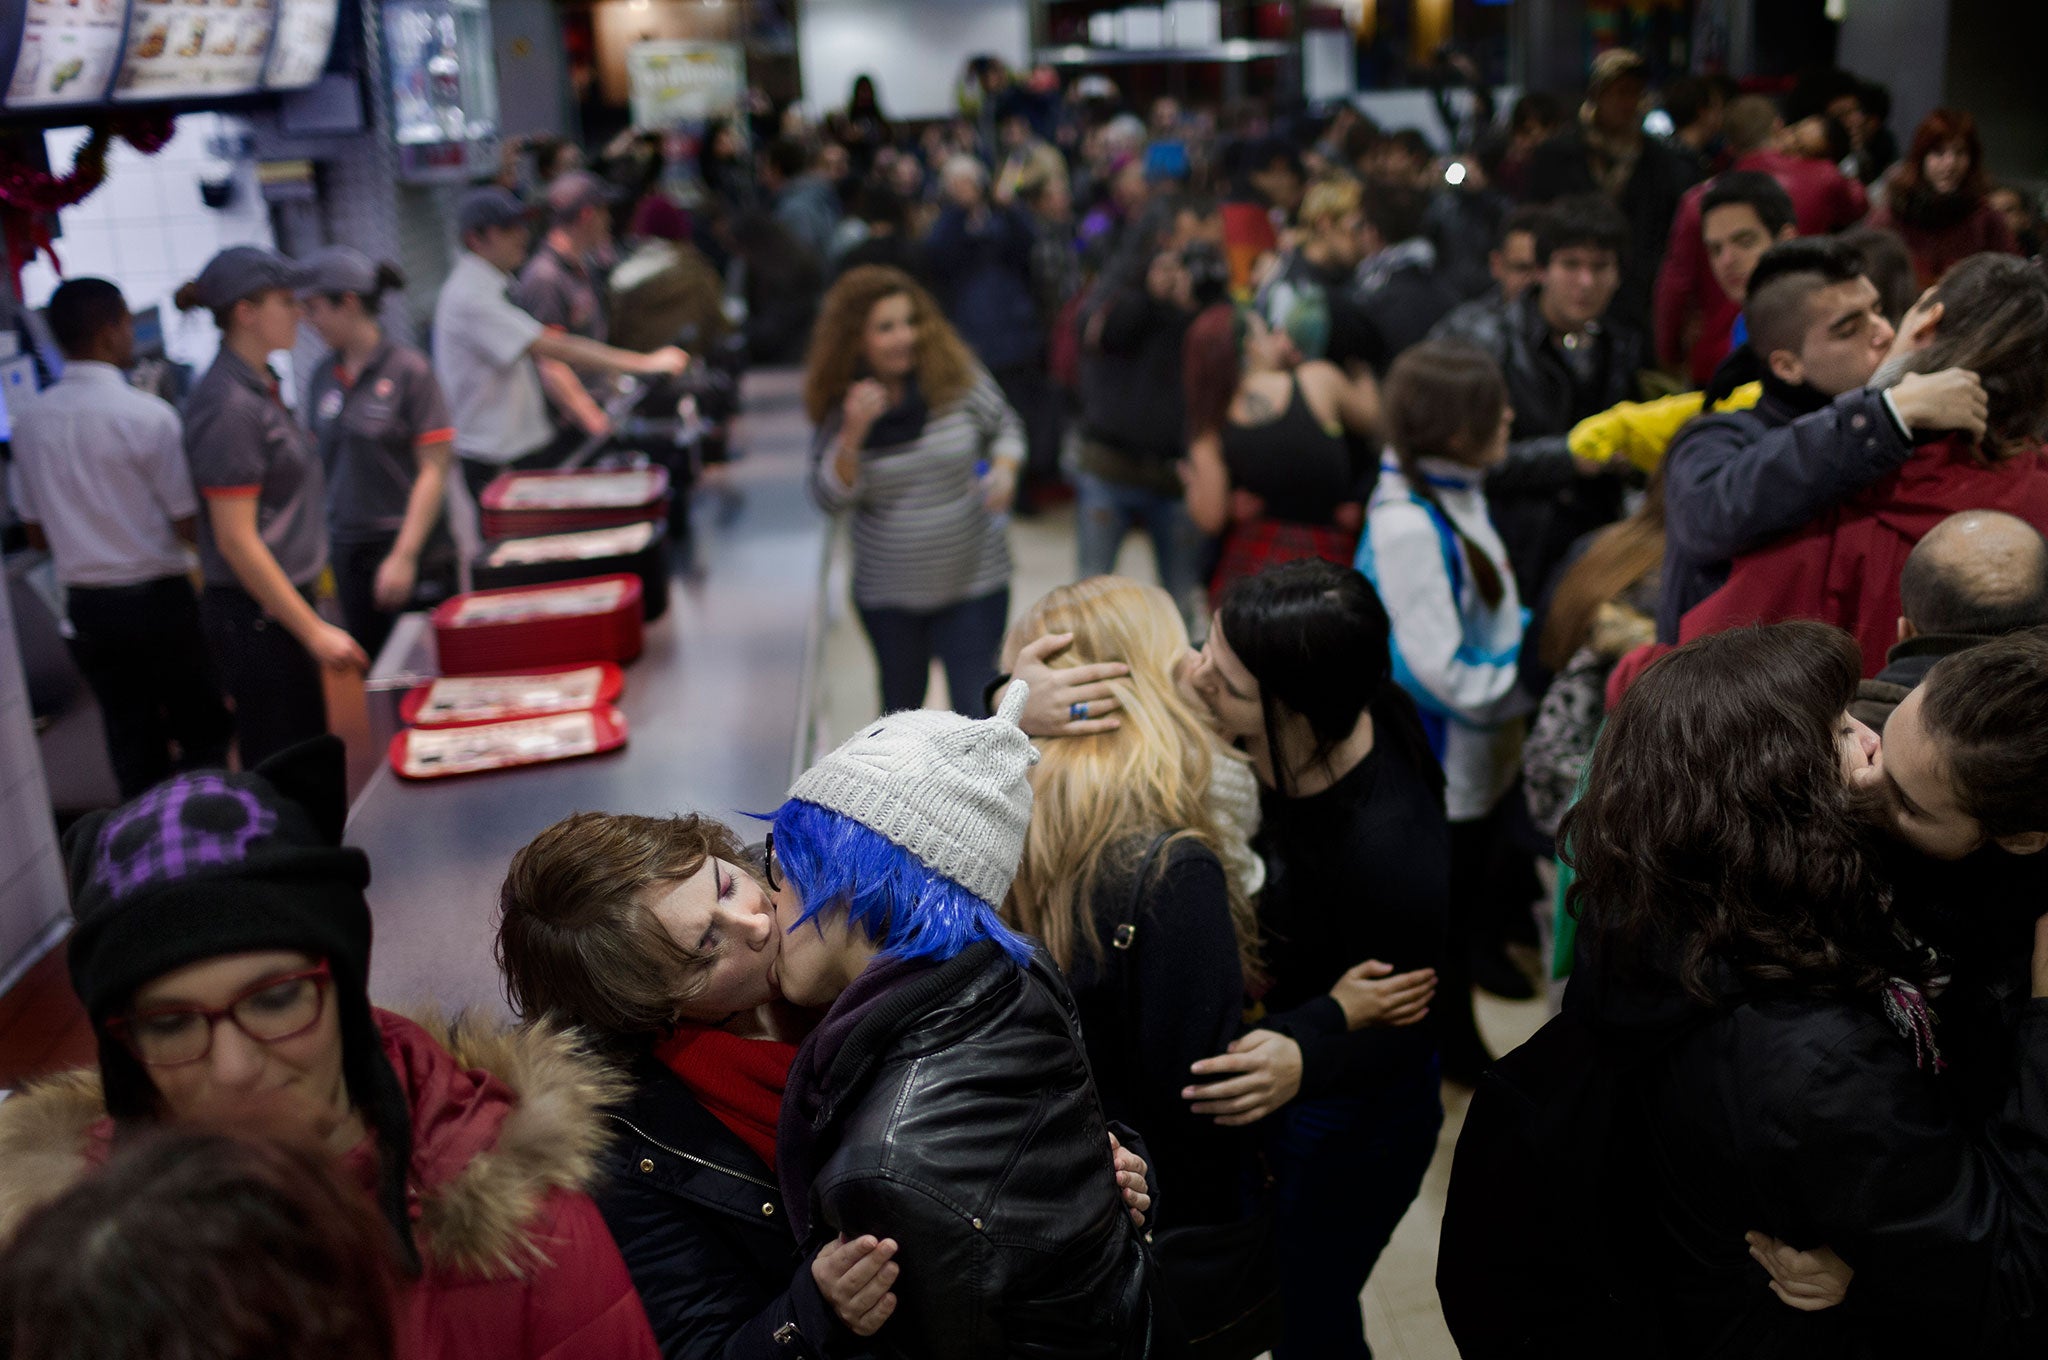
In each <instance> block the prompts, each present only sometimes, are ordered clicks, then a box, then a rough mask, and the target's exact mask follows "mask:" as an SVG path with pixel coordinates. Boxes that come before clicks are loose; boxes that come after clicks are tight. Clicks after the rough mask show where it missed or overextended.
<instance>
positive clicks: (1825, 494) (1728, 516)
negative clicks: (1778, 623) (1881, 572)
mask: <svg viewBox="0 0 2048 1360" xmlns="http://www.w3.org/2000/svg"><path fill="white" fill-rule="evenodd" d="M1763 384H1764V394H1763V397H1762V398H1761V399H1760V400H1759V401H1758V402H1757V404H1756V405H1755V406H1753V407H1751V408H1750V409H1748V410H1746V411H1716V412H1714V413H1712V414H1710V415H1704V416H1701V417H1700V418H1699V419H1697V420H1695V421H1693V422H1692V423H1691V424H1690V425H1687V426H1686V427H1685V428H1684V429H1683V430H1681V431H1679V434H1678V437H1677V438H1676V439H1674V440H1672V441H1671V447H1670V449H1669V450H1668V451H1667V452H1666V453H1665V455H1664V585H1663V592H1662V595H1661V596H1660V598H1659V600H1658V602H1657V640H1658V641H1659V642H1676V641H1677V640H1678V625H1679V620H1680V619H1682V618H1683V617H1684V616H1685V612H1686V611H1687V610H1688V609H1691V608H1692V607H1693V606H1694V605H1696V604H1698V603H1699V602H1700V601H1702V600H1704V599H1706V598H1707V596H1709V595H1711V594H1713V593H1714V592H1715V591H1717V590H1719V589H1720V588H1721V587H1722V586H1723V585H1726V584H1727V582H1728V572H1729V567H1730V564H1731V562H1732V560H1733V559H1734V558H1736V557H1739V556H1741V555H1742V554H1744V553H1747V552H1751V551H1754V550H1755V549H1757V548H1759V547H1761V546H1763V545H1764V544H1765V543H1768V542H1770V541H1771V540H1772V539H1774V538H1777V537H1779V536H1781V535H1784V534H1789V533H1791V532H1792V531H1793V530H1795V529H1800V528H1803V527H1805V526H1806V525H1807V524H1810V523H1811V522H1812V521H1813V520H1814V519H1816V518H1817V517H1819V516H1820V515H1821V514H1823V513H1825V512H1826V511H1827V510H1829V509H1831V508H1832V507H1834V506H1835V505H1837V504H1839V503H1841V502H1842V501H1844V500H1846V499H1847V498H1848V497H1849V496H1851V495H1853V494H1854V493H1855V492H1857V491H1860V490H1862V489H1863V488H1864V487H1866V486H1869V485H1870V484H1871V483H1873V482H1876V481H1877V480H1879V479H1880V478H1882V477H1884V476H1885V475H1886V474H1887V473H1891V472H1896V471H1897V470H1898V469H1899V468H1901V467H1903V466H1904V465H1905V462H1906V459H1907V458H1909V457H1911V456H1912V453H1913V445H1912V444H1911V442H1910V441H1909V440H1908V439H1907V437H1906V433H1905V432H1904V431H1903V430H1901V429H1900V428H1899V423H1898V421H1897V420H1896V419H1894V418H1893V416H1892V414H1891V412H1890V410H1889V409H1888V408H1887V407H1886V405H1885V402H1884V399H1883V397H1882V395H1881V394H1880V393H1878V392H1877V391H1875V390H1874V389H1871V388H1867V387H1859V388H1856V389H1855V390H1854V391H1851V392H1845V393H1844V394H1842V395H1841V396H1839V397H1836V398H1834V399H1833V400H1830V399H1829V398H1827V397H1826V396H1824V395H1823V394H1821V393H1820V392H1818V391H1815V390H1814V389H1813V388H1811V387H1806V386H1798V387H1795V386H1793V385H1792V384H1790V383H1786V382H1784V381H1782V380H1780V379H1778V378H1775V377H1772V376H1770V375H1769V374H1766V375H1765V376H1764V378H1763Z"/></svg>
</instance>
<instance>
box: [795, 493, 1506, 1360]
mask: <svg viewBox="0 0 2048 1360" xmlns="http://www.w3.org/2000/svg"><path fill="white" fill-rule="evenodd" d="M1010 545H1011V550H1012V552H1013V554H1014V555H1015V558H1016V574H1015V576H1014V578H1013V579H1012V582H1011V599H1010V608H1011V614H1012V616H1013V617H1014V616H1016V615H1018V614H1021V613H1022V612H1023V611H1024V610H1025V609H1027V608H1029V607H1030V606H1031V604H1032V603H1033V601H1035V600H1036V599H1037V598H1038V597H1039V596H1040V595H1042V594H1044V593H1045V592H1046V591H1047V590H1050V589H1051V588H1052V587H1054V586H1056V585H1059V584H1061V583H1063V582H1066V581H1070V580H1072V579H1073V573H1074V526H1073V514H1072V511H1071V509H1070V508H1068V509H1061V510H1058V511H1053V512H1048V513H1047V514H1045V515H1043V516H1039V517H1037V518H1033V519H1027V520H1018V521H1017V522H1016V524H1015V527H1014V528H1013V530H1012V532H1011V535H1010ZM842 556H843V552H842ZM843 565H844V564H843V563H842V564H841V568H842V569H841V570H839V571H838V572H837V579H836V580H835V582H834V597H833V601H832V613H831V623H830V626H829V628H828V629H827V632H826V635H825V647H824V671H823V676H822V679H821V685H822V687H823V688H822V691H821V693H820V696H819V697H820V701H821V703H822V704H823V707H824V713H823V721H822V723H821V724H820V726H821V728H822V732H823V737H824V739H825V740H826V741H828V742H831V743H834V744H836V743H837V742H838V741H840V740H843V739H844V738H845V737H846V736H849V735H851V734H852V733H853V731H854V730H855V729H856V728H858V727H859V726H860V725H861V724H862V723H865V722H866V721H867V720H868V719H870V718H872V717H874V716H875V710H876V707H877V704H878V702H879V700H878V697H877V694H878V692H877V689H876V682H875V674H874V660H873V655H872V653H870V652H869V650H868V645H867V639H866V637H865V636H863V635H862V633H861V630H860V623H859V620H858V619H857V618H855V617H854V615H853V611H852V607H851V605H850V603H849V601H848V599H847V595H846V574H845V571H844V570H843ZM1117 569H1118V571H1119V572H1121V573H1122V574H1124V575H1127V576H1132V577H1136V578H1138V579H1140V580H1147V581H1150V580H1155V579H1157V577H1156V574H1155V573H1154V571H1153V569H1152V554H1151V548H1150V546H1149V544H1148V543H1147V542H1146V540H1145V539H1144V538H1143V537H1142V536H1140V535H1133V536H1132V537H1131V538H1130V539H1128V540H1127V541H1126V542H1125V544H1124V550H1123V556H1122V557H1121V558H1120V559H1119V560H1118V562H1117ZM944 697H945V682H944V680H943V678H942V677H941V676H940V674H939V673H938V671H937V669H936V668H934V671H933V677H932V692H931V698H930V701H931V702H933V703H939V702H942V701H943V700H944ZM827 749H829V747H827ZM1544 1018H1545V1010H1544V1005H1543V1003H1542V1002H1541V1001H1531V1002H1523V1003H1513V1002H1505V1001H1497V1000H1494V999H1493V998H1491V997H1488V996H1485V995H1481V997H1480V998H1479V1026H1480V1029H1481V1031H1482V1032H1483V1033H1484V1034H1485V1036H1486V1038H1487V1041H1488V1044H1489V1046H1490V1047H1491V1048H1492V1050H1493V1051H1494V1052H1495V1053H1501V1052H1505V1051H1506V1050H1507V1049H1510V1048H1513V1047H1514V1046H1515V1045H1517V1044H1519V1043H1521V1042H1522V1041H1523V1040H1525V1039H1527V1038H1528V1037H1529V1036H1530V1035H1531V1034H1533V1033H1535V1032H1536V1028H1537V1026H1539V1025H1541V1024H1542V1023H1543V1020H1544ZM1470 1098H1471V1097H1470V1093H1469V1092H1467V1091H1466V1090H1464V1089H1463V1088H1462V1087H1457V1086H1448V1085H1447V1086H1445V1087H1444V1127H1443V1133H1442V1134H1441V1135H1440V1136H1439V1138H1438V1140H1437V1155H1436V1160H1435V1161H1434V1162H1432V1163H1431V1164H1430V1168H1429V1174H1428V1176H1427V1177H1426V1178H1425V1179H1424V1180H1423V1183H1422V1193H1421V1194H1420V1195H1419V1196H1418V1197H1417V1198H1416V1201H1415V1203H1414V1205H1412V1206H1411V1207H1410V1208H1409V1210H1408V1214H1407V1217H1405V1218H1403V1219H1402V1220H1401V1224H1400V1226H1399V1227H1398V1228H1396V1229H1395V1230H1394V1237H1393V1241H1392V1242H1391V1243H1389V1244H1388V1247H1387V1250H1386V1252H1385V1254H1384V1255H1382V1256H1381V1257H1380V1262H1379V1267H1378V1269H1376V1270H1375V1271H1374V1272H1373V1276H1372V1279H1371V1280H1370V1281H1368V1282H1367V1284H1366V1289H1365V1318H1366V1335H1367V1338H1368V1339H1369V1340H1370V1341H1371V1342H1372V1347H1373V1354H1374V1355H1375V1356H1377V1357H1379V1360H1457V1355H1458V1351H1457V1347H1455V1346H1454V1345H1453V1344H1452V1343H1451V1334H1450V1332H1449V1331H1447V1330H1446V1329H1445V1327H1444V1319H1443V1311H1442V1310H1441V1309H1440V1308H1439V1307H1438V1305H1437V1298H1436V1242H1437V1229H1438V1226H1439V1224H1440V1223H1441V1221H1442V1218H1443V1208H1444V1189H1445V1187H1446V1186H1447V1185H1448V1184H1449V1183H1450V1177H1451V1149H1452V1148H1453V1147H1455V1146H1456V1145H1457V1141H1458V1131H1459V1130H1460V1129H1461V1128H1463V1127H1464V1121H1465V1106H1466V1103H1467V1102H1468V1101H1469V1100H1470Z"/></svg>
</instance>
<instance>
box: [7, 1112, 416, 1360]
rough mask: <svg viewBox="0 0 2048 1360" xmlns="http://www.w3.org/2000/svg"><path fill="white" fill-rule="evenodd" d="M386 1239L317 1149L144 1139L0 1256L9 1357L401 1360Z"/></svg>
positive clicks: (198, 1138)
mask: <svg viewBox="0 0 2048 1360" xmlns="http://www.w3.org/2000/svg"><path fill="white" fill-rule="evenodd" d="M388 1231H389V1229H388V1228H387V1226H386V1225H385V1223H384V1220H383V1219H381V1218H379V1217H378V1216H377V1212H376V1210H375V1209H374V1208H372V1207H371V1205H370V1204H369V1202H368V1201H367V1200H365V1199H364V1198H363V1197H362V1195H361V1194H359V1193H357V1192H355V1191H354V1190H352V1189H351V1188H349V1187H348V1186H346V1185H343V1184H342V1183H341V1181H340V1180H339V1179H338V1178H337V1177H336V1176H335V1175H334V1174H333V1173H332V1172H331V1171H330V1170H329V1169H328V1167H327V1166H326V1165H324V1159H323V1158H322V1157H321V1156H320V1155H319V1154H318V1152H317V1151H315V1150H312V1149H307V1148H297V1147H292V1146H289V1145H286V1144H283V1143H275V1142H249V1141H243V1140H240V1139H236V1138H229V1137H226V1136H224V1135H222V1134H217V1133H205V1132H191V1131H184V1132H171V1131H165V1132H159V1133H151V1134H148V1135H145V1136H143V1137H139V1138H137V1139H136V1140H135V1141H134V1143H133V1145H132V1146H130V1147H127V1148H125V1149H123V1150H122V1152H121V1153H120V1154H119V1155H117V1156H116V1157H114V1158H113V1159H112V1160H111V1161H109V1162H108V1163H107V1165H106V1166H104V1167H102V1168H101V1169H100V1170H98V1171H97V1172H95V1173H94V1174H92V1175H91V1176H88V1177H87V1178H86V1179H84V1180H82V1181H80V1182H79V1183H78V1184H77V1185H75V1186H73V1187H72V1188H71V1189H70V1190H68V1191H66V1192H65V1193H64V1194H63V1195H61V1196H59V1197H58V1198H57V1199H54V1200H52V1201H51V1202H50V1203H48V1204H46V1205H44V1206H43V1207H42V1208H40V1209H38V1210H36V1211H35V1212H34V1213H32V1214H30V1215H29V1216H28V1217H27V1218H26V1219H25V1220H24V1221H23V1222H22V1225H21V1227H20V1229H19V1230H18V1231H17V1232H16V1233H15V1235H14V1239H13V1241H12V1242H10V1243H9V1244H8V1246H7V1250H6V1252H5V1254H4V1255H0V1354H5V1355H6V1356H8V1357H9V1360H77V1357H80V1356H87V1355H90V1356H96V1357H98V1358H99V1360H157V1358H158V1357H166V1356H177V1357H180V1360H276V1357H278V1356H286V1355H288V1356H292V1357H294V1360H393V1358H394V1357H395V1356H396V1355H397V1353H398V1352H397V1338H396V1335H395V1329H394V1326H393V1311H394V1307H395V1304H396V1300H397V1296H398V1281H397V1278H396V1273H395V1272H394V1271H393V1269H392V1267H391V1260H390V1252H389V1249H388V1246H387V1241H386V1235H387V1233H388Z"/></svg>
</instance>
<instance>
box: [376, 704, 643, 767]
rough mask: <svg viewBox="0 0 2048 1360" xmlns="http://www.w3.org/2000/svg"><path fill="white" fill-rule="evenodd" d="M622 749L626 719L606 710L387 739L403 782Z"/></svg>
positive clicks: (419, 730)
mask: <svg viewBox="0 0 2048 1360" xmlns="http://www.w3.org/2000/svg"><path fill="white" fill-rule="evenodd" d="M625 744H626V716H625V715H624V714H623V713H621V712H619V710H617V709H616V708H613V707H612V706H611V705H610V704H600V705H598V706H597V707H596V708H590V709H584V710H582V711H580V712H576V713H551V714H548V715H546V716H545V717H539V718H518V719H514V720H512V721H509V722H479V723H459V724H456V725H455V726H452V727H431V728H426V727H415V728H407V729H406V730H405V731H403V732H400V733H399V734H398V735H397V736H395V737H393V738H392V739H391V750H390V752H389V755H390V760H391V768H392V770H394V771H395V772H396V773H397V774H398V775H399V777H401V778H404V779H452V778H455V777H457V776H459V775H466V774H484V773H488V772H489V771H492V770H509V769H513V768H515V767H517V766H520V765H544V764H551V763H553V762H554V761H558V760H576V759H580V758H581V757H583V756H594V755H601V754H603V753H604V752H606V751H616V750H618V749H619V748H620V747H621V746H624V745H625Z"/></svg>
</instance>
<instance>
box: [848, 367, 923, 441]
mask: <svg viewBox="0 0 2048 1360" xmlns="http://www.w3.org/2000/svg"><path fill="white" fill-rule="evenodd" d="M930 415H931V409H930V408H929V407H928V406H926V405H925V400H924V391H923V389H922V388H920V387H919V386H918V385H917V375H916V374H915V373H913V374H911V375H910V376H909V377H908V378H906V379H904V380H903V400H901V401H899V402H897V403H896V404H895V405H894V406H891V407H890V408H889V409H888V410H886V411H884V412H882V414H881V415H879V416H877V417H875V423H874V424H873V425H871V426H870V427H868V437H867V439H866V441H865V442H863V443H862V444H861V448H862V449H864V450H870V451H872V450H875V449H893V448H898V447H900V446H902V445H904V444H909V443H913V442H915V441H916V440H917V438H918V437H919V436H920V435H922V434H923V433H924V423H925V420H926V419H927V418H928V417H929V416H930Z"/></svg>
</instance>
